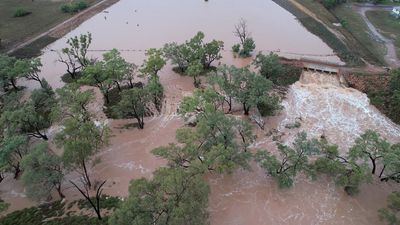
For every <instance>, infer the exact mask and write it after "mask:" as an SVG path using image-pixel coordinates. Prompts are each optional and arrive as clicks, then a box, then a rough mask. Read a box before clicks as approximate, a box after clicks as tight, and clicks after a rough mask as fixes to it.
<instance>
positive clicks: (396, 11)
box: [391, 6, 400, 18]
mask: <svg viewBox="0 0 400 225" xmlns="http://www.w3.org/2000/svg"><path fill="white" fill-rule="evenodd" d="M391 14H392V15H393V16H394V17H396V18H400V7H399V6H398V7H393V9H392V12H391Z"/></svg>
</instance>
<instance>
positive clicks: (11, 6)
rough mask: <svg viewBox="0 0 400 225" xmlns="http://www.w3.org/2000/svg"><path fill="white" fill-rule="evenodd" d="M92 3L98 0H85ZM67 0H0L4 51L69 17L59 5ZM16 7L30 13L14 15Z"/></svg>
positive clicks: (1, 33)
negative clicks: (22, 15)
mask: <svg viewBox="0 0 400 225" xmlns="http://www.w3.org/2000/svg"><path fill="white" fill-rule="evenodd" d="M86 1H87V2H88V3H89V4H91V5H92V4H94V3H95V2H99V1H100V0H86ZM66 2H69V0H0V38H1V39H2V46H1V48H0V52H4V51H6V50H7V49H9V48H10V47H11V46H13V45H15V44H17V43H19V42H22V41H25V40H27V39H29V38H31V37H34V36H35V35H38V34H40V33H42V32H45V31H47V30H49V29H50V28H52V27H54V26H55V25H57V24H58V23H61V22H62V21H64V20H66V19H68V18H70V17H71V16H73V15H72V14H68V13H62V12H61V9H60V8H61V6H62V5H63V4H65V3H66ZM17 8H23V9H25V10H27V11H29V12H31V14H29V15H27V16H25V17H14V12H15V10H16V9H17Z"/></svg>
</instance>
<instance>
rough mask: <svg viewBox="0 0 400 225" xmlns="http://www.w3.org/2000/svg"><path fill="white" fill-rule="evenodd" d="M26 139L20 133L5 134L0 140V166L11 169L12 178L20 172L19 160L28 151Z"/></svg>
mask: <svg viewBox="0 0 400 225" xmlns="http://www.w3.org/2000/svg"><path fill="white" fill-rule="evenodd" d="M27 144H28V140H27V138H26V137H25V136H22V135H7V136H5V137H3V138H2V140H1V142H0V165H1V166H0V167H1V168H2V169H5V170H12V171H13V173H14V179H17V178H18V176H19V174H20V173H21V160H22V158H23V157H24V156H25V155H26V154H27V152H28V147H27Z"/></svg>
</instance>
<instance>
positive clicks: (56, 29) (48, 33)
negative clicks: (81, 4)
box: [1, 0, 119, 57]
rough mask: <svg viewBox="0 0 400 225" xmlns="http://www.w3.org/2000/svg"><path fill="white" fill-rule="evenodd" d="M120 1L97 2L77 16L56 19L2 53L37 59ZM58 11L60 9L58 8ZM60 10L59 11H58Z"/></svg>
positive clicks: (98, 0)
mask: <svg viewBox="0 0 400 225" xmlns="http://www.w3.org/2000/svg"><path fill="white" fill-rule="evenodd" d="M118 1H119V0H95V1H91V2H93V4H94V5H92V6H90V7H89V8H88V9H86V10H83V11H82V12H79V13H77V14H75V15H73V16H72V17H71V16H67V17H65V15H63V17H59V18H56V19H55V20H54V21H53V23H48V24H47V25H43V26H41V28H40V30H38V31H37V32H36V33H34V34H29V35H28V34H27V35H26V37H24V38H22V39H21V40H20V41H18V42H17V43H13V44H12V45H5V46H4V48H3V49H1V51H2V52H7V53H8V54H10V55H13V56H16V57H36V56H39V55H40V54H41V49H43V48H44V47H46V46H47V45H49V44H51V43H53V42H54V41H56V40H57V39H59V38H61V37H63V36H64V35H66V34H67V33H68V32H70V31H71V30H73V29H75V28H76V27H78V26H79V25H80V24H82V23H83V22H85V21H86V20H88V19H90V18H91V17H93V16H94V15H96V14H97V13H99V12H101V11H103V10H104V9H106V8H108V7H110V6H111V5H113V4H115V3H117V2H118ZM57 9H58V8H57ZM53 10H54V9H53ZM58 10H59V9H58Z"/></svg>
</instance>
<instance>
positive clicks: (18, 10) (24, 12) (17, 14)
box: [14, 8, 32, 17]
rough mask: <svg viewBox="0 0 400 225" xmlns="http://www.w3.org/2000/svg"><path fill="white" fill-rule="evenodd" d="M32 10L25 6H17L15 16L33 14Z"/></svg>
mask: <svg viewBox="0 0 400 225" xmlns="http://www.w3.org/2000/svg"><path fill="white" fill-rule="evenodd" d="M31 13H32V12H29V11H27V10H26V9H23V8H17V9H16V10H15V11H14V17H24V16H27V15H29V14H31Z"/></svg>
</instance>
